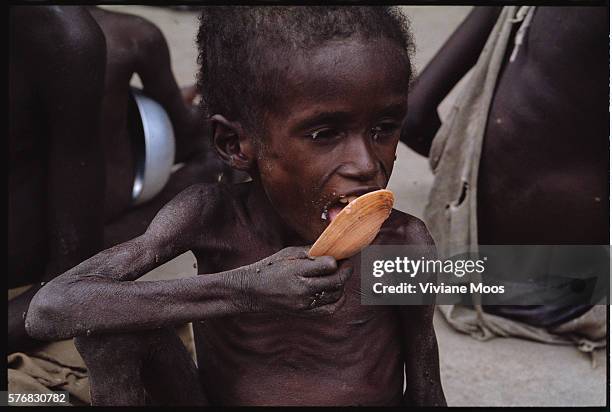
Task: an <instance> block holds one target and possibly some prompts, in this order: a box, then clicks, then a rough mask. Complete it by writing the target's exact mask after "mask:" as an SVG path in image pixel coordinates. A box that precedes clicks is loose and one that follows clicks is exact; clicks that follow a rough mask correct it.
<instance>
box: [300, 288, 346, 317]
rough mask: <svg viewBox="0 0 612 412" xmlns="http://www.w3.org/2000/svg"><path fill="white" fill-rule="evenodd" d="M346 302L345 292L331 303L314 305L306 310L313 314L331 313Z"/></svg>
mask: <svg viewBox="0 0 612 412" xmlns="http://www.w3.org/2000/svg"><path fill="white" fill-rule="evenodd" d="M345 302H346V294H345V293H342V295H341V296H340V298H339V299H338V300H336V301H335V302H333V303H329V304H325V305H323V306H316V307H314V308H313V309H310V310H309V311H308V312H309V313H311V314H313V315H332V314H334V313H336V311H338V309H340V308H341V307H342V306H343V305H344V303H345Z"/></svg>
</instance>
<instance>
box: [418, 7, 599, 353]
mask: <svg viewBox="0 0 612 412" xmlns="http://www.w3.org/2000/svg"><path fill="white" fill-rule="evenodd" d="M533 13H534V9H533V8H528V7H521V8H517V7H514V6H507V7H504V8H503V9H502V11H501V13H500V16H499V18H498V20H497V23H496V24H495V26H494V28H493V29H492V31H491V34H490V35H489V38H488V40H487V42H486V44H485V47H484V48H483V50H482V53H481V55H480V57H479V59H478V62H477V63H476V65H475V66H474V68H473V70H472V73H471V77H470V78H469V81H468V83H467V84H466V85H465V88H464V89H463V90H462V93H461V94H460V95H459V97H458V98H457V100H456V101H455V103H454V105H453V107H452V109H451V112H450V114H449V116H448V118H447V119H446V120H445V121H444V123H443V124H442V126H441V128H440V130H439V131H438V133H437V134H436V136H435V138H434V140H433V142H432V147H431V151H430V153H429V161H430V166H431V168H432V170H433V172H434V175H435V176H434V183H433V187H432V190H431V192H430V194H429V200H428V204H427V206H426V210H425V221H426V224H427V227H428V228H429V230H430V232H431V234H432V237H433V238H434V241H435V242H436V246H437V248H438V253H439V255H440V256H441V257H444V258H447V257H450V256H452V255H453V254H455V253H456V252H460V251H465V250H466V248H468V249H469V250H470V251H473V252H476V251H477V250H478V222H477V209H476V206H477V196H476V189H477V184H478V168H479V165H480V156H481V151H482V144H483V139H484V134H485V128H486V124H487V119H488V115H489V108H490V106H491V101H492V99H493V93H494V91H495V85H496V84H497V79H498V76H499V73H500V69H501V67H502V65H503V59H504V57H505V55H506V51H507V49H508V47H509V46H512V44H511V43H513V42H514V51H513V53H512V56H514V55H516V51H517V50H518V47H520V45H521V43H522V42H523V38H524V36H525V34H526V29H527V27H528V25H529V22H530V21H531V17H532V16H533ZM515 23H519V24H521V27H520V28H519V30H518V32H517V35H516V36H514V38H513V37H512V36H511V33H512V29H513V25H514V24H515ZM510 64H511V63H510ZM473 298H474V303H475V308H476V310H474V309H470V308H467V307H458V306H440V307H439V310H440V311H441V313H442V314H443V315H444V318H445V319H446V321H447V322H448V323H449V324H450V325H451V326H452V327H453V328H455V329H456V330H457V331H460V332H463V333H467V334H469V335H470V336H472V337H474V338H475V339H479V340H488V339H491V338H493V337H495V336H514V337H520V338H525V339H531V340H536V341H539V342H544V343H551V344H574V345H576V347H577V348H578V349H579V350H581V351H584V352H592V351H593V350H594V349H596V348H600V347H604V346H606V333H607V329H606V328H607V318H606V313H607V312H606V306H605V305H597V306H594V307H593V308H592V309H590V310H589V311H588V312H587V313H585V314H583V315H582V316H580V317H578V318H576V319H573V320H571V321H568V322H567V323H564V324H562V325H560V326H557V327H556V328H551V329H545V328H538V327H535V326H531V325H528V324H525V323H522V322H519V321H515V320H511V319H506V318H503V317H500V316H495V315H491V314H486V313H484V312H482V309H481V307H480V306H479V305H478V303H479V301H478V296H473Z"/></svg>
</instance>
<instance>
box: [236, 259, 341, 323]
mask: <svg viewBox="0 0 612 412" xmlns="http://www.w3.org/2000/svg"><path fill="white" fill-rule="evenodd" d="M352 273H353V268H352V267H351V266H350V265H349V264H348V262H345V263H344V264H342V265H340V268H338V265H337V263H336V260H335V259H334V258H333V257H331V256H320V257H317V258H310V257H308V248H307V247H290V248H286V249H283V250H281V251H279V252H277V253H275V254H274V255H272V256H269V257H267V258H265V259H263V260H260V261H259V262H256V263H253V264H252V265H249V266H245V267H244V268H242V270H240V271H239V272H238V273H237V275H238V279H239V281H240V282H241V289H242V291H243V294H242V296H243V297H244V299H241V301H242V302H241V306H242V307H241V309H243V310H246V311H248V312H290V313H296V314H299V313H304V314H306V313H308V314H322V315H330V314H332V313H334V312H335V311H336V310H337V309H338V308H340V307H341V306H342V305H343V304H344V301H345V299H346V297H345V294H344V283H345V282H346V280H347V279H348V278H349V277H350V275H351V274H352Z"/></svg>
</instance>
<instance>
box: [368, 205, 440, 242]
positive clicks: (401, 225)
mask: <svg viewBox="0 0 612 412" xmlns="http://www.w3.org/2000/svg"><path fill="white" fill-rule="evenodd" d="M380 234H381V235H383V236H384V238H385V239H386V240H388V241H389V242H385V243H395V244H397V243H402V244H406V245H433V244H434V241H433V239H432V237H431V234H430V233H429V230H428V229H427V226H426V225H425V222H423V221H422V220H421V219H419V218H418V217H416V216H413V215H410V214H408V213H404V212H402V211H399V210H397V209H392V210H391V214H390V215H389V218H388V219H387V220H386V221H385V223H384V224H383V226H382V228H381V232H380Z"/></svg>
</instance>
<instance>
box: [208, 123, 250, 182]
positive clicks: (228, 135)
mask: <svg viewBox="0 0 612 412" xmlns="http://www.w3.org/2000/svg"><path fill="white" fill-rule="evenodd" d="M210 124H211V127H212V134H213V145H214V147H215V149H216V150H217V153H219V156H221V159H223V161H224V162H225V163H227V164H228V165H229V166H230V167H232V168H234V169H237V170H241V171H244V172H248V171H250V170H251V169H252V167H253V165H254V160H255V147H254V145H253V141H252V138H251V137H250V136H247V135H246V134H245V133H244V130H243V128H242V126H241V125H240V124H239V123H236V122H230V121H229V120H227V119H226V118H225V117H224V116H222V115H220V114H216V115H214V116H212V117H211V118H210Z"/></svg>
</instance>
